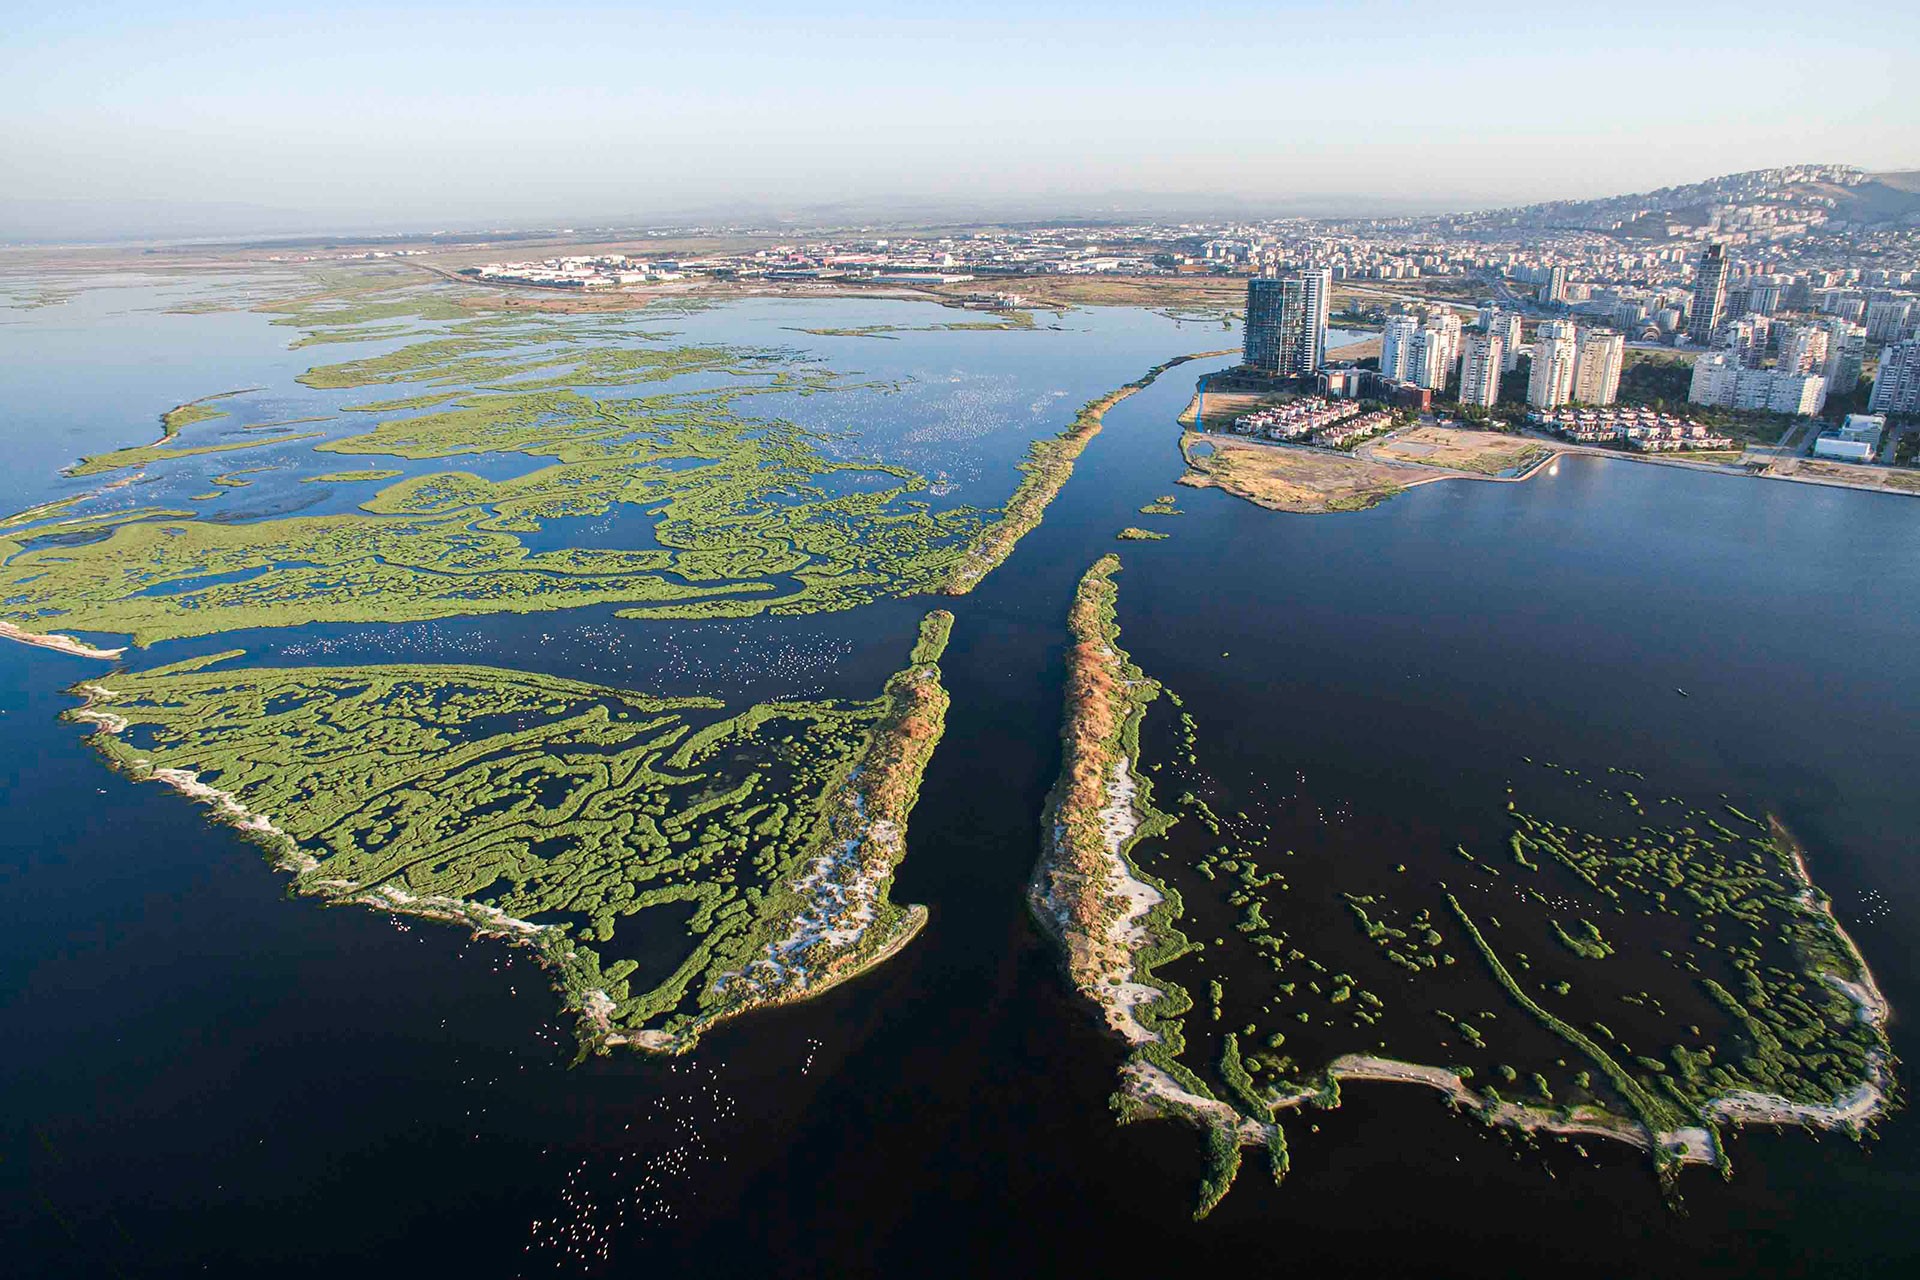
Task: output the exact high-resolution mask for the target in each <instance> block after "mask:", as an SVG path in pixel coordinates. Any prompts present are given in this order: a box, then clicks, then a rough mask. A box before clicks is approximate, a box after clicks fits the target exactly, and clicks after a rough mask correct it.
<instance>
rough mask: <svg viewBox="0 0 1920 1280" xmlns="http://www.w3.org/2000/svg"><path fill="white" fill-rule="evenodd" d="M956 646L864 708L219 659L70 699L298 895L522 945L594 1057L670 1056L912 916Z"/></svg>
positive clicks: (925, 652) (143, 773) (538, 679)
mask: <svg viewBox="0 0 1920 1280" xmlns="http://www.w3.org/2000/svg"><path fill="white" fill-rule="evenodd" d="M950 625H951V618H950V617H947V616H946V615H934V616H932V617H930V618H929V620H928V622H927V624H926V625H925V626H924V627H923V630H922V635H921V639H920V642H919V644H918V645H917V646H916V648H915V650H914V653H913V655H912V663H911V665H910V666H909V668H908V669H907V670H906V671H903V672H902V673H901V674H900V675H897V676H895V677H894V679H893V680H892V681H890V682H889V684H888V687H887V690H886V691H885V692H884V693H883V694H882V695H881V696H880V697H878V698H875V699H872V700H870V701H866V702H845V701H812V702H768V703H761V704H758V705H754V706H749V707H745V708H741V709H731V708H728V707H725V706H724V705H722V704H721V703H719V702H718V701H716V700H714V699H710V698H653V697H647V696H644V695H640V694H636V693H633V692H630V691H626V690H619V689H613V688H608V687H604V686H598V685H592V684H587V683H582V682H578V681H570V680H562V679H557V678H553V677H549V676H541V675H535V674H531V673H527V672H519V671H506V670H500V669H496V668H487V667H472V666H416V665H393V666H358V667H354V666H347V667H314V668H260V667H238V668H231V669H230V668H229V667H228V666H227V664H228V663H229V662H231V661H232V660H233V659H236V658H238V657H240V656H241V655H240V654H239V653H238V652H229V653H224V654H218V655H214V656H212V657H209V658H202V659H194V660H190V661H188V662H183V663H178V664H175V665H172V666H168V667H162V668H158V669H155V670H152V671H146V672H140V673H130V672H121V673H116V674H114V675H111V676H108V677H106V678H105V679H103V680H101V681H99V682H94V683H88V684H85V685H82V686H80V687H79V689H78V690H77V692H79V693H81V694H83V695H84V696H85V697H86V698H87V700H88V705H87V707H86V708H85V709H83V710H82V711H80V712H76V713H74V714H75V715H76V716H78V717H79V718H82V719H86V720H89V721H91V722H93V723H96V724H99V725H101V726H102V727H103V730H104V731H102V732H99V733H97V734H96V735H95V737H94V742H95V744H96V745H97V746H98V747H99V749H100V750H101V751H102V752H104V753H105V754H106V755H107V756H108V757H109V758H110V759H111V760H112V761H113V763H114V764H115V765H116V766H118V767H119V768H121V769H123V770H124V771H126V772H128V773H129V774H131V775H133V776H135V777H138V778H146V777H158V778H161V779H163V780H166V781H169V782H171V783H173V784H174V785H176V786H181V787H182V789H183V790H187V791H189V793H193V792H194V791H195V790H196V788H198V787H205V788H212V789H213V791H214V792H218V793H222V794H223V795H224V796H225V797H226V800H225V801H219V800H218V797H209V796H207V795H205V794H204V793H203V795H202V798H213V799H215V800H216V802H217V803H219V805H220V807H219V809H218V810H217V812H218V813H219V814H220V815H221V816H223V817H224V818H226V820H228V821H231V822H234V823H236V824H238V825H239V826H240V827H241V828H242V830H243V831H246V832H247V833H248V834H250V835H251V836H253V837H254V838H256V839H258V840H260V841H262V842H263V843H265V844H267V845H268V846H269V847H270V848H271V849H272V851H273V852H274V853H275V855H276V856H277V858H278V860H279V861H280V863H281V864H282V865H283V866H285V867H286V868H287V869H289V870H290V871H292V872H293V874H294V884H295V888H296V889H297V890H298V891H299V892H301V893H304V894H311V895H314V896H318V897H321V898H323V899H326V900H328V901H331V902H342V903H359V904H364V905H367V906H371V907H376V908H382V909H390V910H393V911H398V912H406V913H412V914H418V915H425V916H429V917H436V918H441V919H446V920H451V921H456V922H461V923H466V924H468V925H471V926H472V927H474V928H476V929H479V930H482V931H486V932H491V933H498V934H502V935H505V936H507V937H510V938H514V939H516V940H519V941H524V942H526V943H528V944H530V945H532V946H534V947H535V948H537V949H538V951H539V952H540V954H541V956H542V958H543V960H544V961H546V962H547V964H548V965H549V967H550V970H551V972H552V974H553V976H554V980H555V983H556V985H557V986H558V987H559V989H560V990H561V991H562V992H563V994H564V995H565V997H566V1000H567V1004H568V1007H569V1008H571V1009H574V1010H576V1011H578V1012H579V1013H580V1015H581V1019H582V1034H583V1036H584V1037H585V1038H586V1039H588V1040H589V1041H599V1040H604V1041H606V1042H609V1043H622V1042H629V1041H630V1042H632V1043H637V1044H640V1045H642V1046H643V1047H648V1048H667V1049H673V1050H680V1049H684V1048H686V1047H689V1046H690V1045H691V1044H692V1043H693V1041H694V1039H695V1038H696V1037H697V1035H698V1033H699V1031H700V1029H701V1028H703V1027H705V1026H708V1025H710V1024H711V1023H712V1022H714V1021H716V1020H717V1019H719V1018H722V1017H726V1016H729V1015H730V1014H732V1013H736V1012H738V1011H740V1010H741V1009H742V1008H746V1007H752V1006H753V1005H756V1004H764V1003H767V1002H769V1001H770V1000H772V999H776V998H781V997H782V996H791V995H793V994H804V993H806V992H807V991H810V990H812V989H816V988H817V987H818V986H819V985H820V983H821V981H822V980H823V979H825V978H827V977H833V978H837V977H839V976H845V975H846V974H847V973H849V972H851V971H853V970H855V969H857V968H858V967H859V963H860V962H861V961H863V960H866V959H870V958H871V957H872V956H873V955H874V954H877V953H879V952H881V950H882V944H883V943H885V942H888V941H897V940H898V939H897V935H898V934H899V933H900V932H901V926H902V922H908V923H913V924H915V927H917V920H918V919H920V918H923V913H922V914H921V915H916V914H915V912H918V910H919V909H917V908H915V909H907V908H901V907H899V906H897V905H895V904H893V903H892V902H891V901H890V900H888V898H887V893H886V889H887V884H888V882H889V881H890V877H891V870H892V865H893V863H894V862H897V861H898V858H899V857H900V856H903V854H904V847H905V846H904V830H905V821H906V816H907V813H908V812H909V811H910V810H911V808H912V803H913V797H914V795H915V794H917V789H918V785H919V777H920V774H921V772H922V771H923V770H924V768H925V764H926V760H927V758H928V757H929V756H930V755H931V753H932V750H933V747H934V745H935V744H936V743H937V742H938V741H939V737H940V731H941V727H942V725H943V723H944V719H943V713H944V709H945V693H944V691H943V690H941V688H940V680H939V668H938V665H937V663H938V658H939V654H940V650H941V649H942V648H943V647H944V643H945V636H946V630H947V628H948V627H949V626H950ZM175 771H184V772H175ZM876 825H878V826H880V828H881V830H882V831H883V832H884V833H885V836H884V838H882V839H876V837H874V836H873V834H872V830H871V829H872V828H874V827H876ZM849 841H850V842H852V846H853V848H854V849H855V851H856V852H857V853H858V854H859V856H858V857H856V858H854V859H853V860H852V861H851V862H850V863H847V864H846V865H841V863H840V862H839V861H836V859H835V857H834V853H835V850H836V849H837V848H838V847H839V846H840V845H841V844H843V843H845V842H849ZM877 846H884V847H877ZM856 881H858V882H859V883H860V884H862V885H864V893H854V892H849V891H847V888H848V886H849V885H851V884H854V883H855V882H856ZM849 903H851V904H853V906H851V907H849V905H848V904H849ZM822 904H830V905H825V906H823V905H822ZM849 911H853V912H855V913H859V912H864V913H865V915H864V919H863V920H858V921H856V920H850V919H848V918H846V913H847V912H849ZM816 915H817V916H818V917H819V921H818V922H817V927H814V928H813V930H812V932H811V933H809V932H807V930H806V929H805V928H804V927H803V925H805V924H806V923H807V922H809V921H811V920H812V918H813V917H814V916H816ZM866 924H872V925H873V926H874V927H873V928H871V929H867V928H865V927H864V926H865V925H866ZM663 937H679V938H680V942H679V945H678V946H664V945H663V944H662V942H661V939H662V938H663ZM663 955H665V956H666V957H667V958H665V959H663V958H662V956H663Z"/></svg>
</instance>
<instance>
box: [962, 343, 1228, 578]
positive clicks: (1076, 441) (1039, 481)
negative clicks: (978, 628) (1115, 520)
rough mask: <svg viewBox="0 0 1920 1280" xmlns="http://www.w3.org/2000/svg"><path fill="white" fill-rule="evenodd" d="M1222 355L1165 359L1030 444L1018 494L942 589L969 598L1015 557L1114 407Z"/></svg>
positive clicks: (982, 533) (983, 531) (976, 540)
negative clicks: (1177, 371)
mask: <svg viewBox="0 0 1920 1280" xmlns="http://www.w3.org/2000/svg"><path fill="white" fill-rule="evenodd" d="M1218 354H1220V353H1219V352H1211V351H1199V352H1195V353H1193V354H1192V355H1184V356H1175V357H1174V358H1173V359H1171V360H1165V361H1162V362H1161V363H1159V364H1157V365H1155V366H1153V368H1151V369H1149V370H1147V371H1146V372H1145V373H1143V374H1141V375H1140V376H1139V377H1138V378H1135V379H1134V380H1133V381H1132V382H1128V383H1124V384H1122V385H1121V386H1118V387H1115V388H1114V389H1113V390H1112V391H1109V392H1107V393H1106V394H1105V395H1103V396H1100V397H1098V398H1097V399H1094V400H1089V401H1088V402H1087V403H1086V404H1084V405H1082V406H1081V408H1080V412H1079V413H1077V414H1075V415H1074V419H1073V421H1072V422H1070V423H1068V424H1067V427H1066V429H1065V430H1064V431H1062V432H1061V433H1060V434H1059V435H1057V436H1054V437H1051V438H1049V439H1045V440H1036V441H1034V442H1033V443H1032V444H1031V445H1029V446H1028V447H1027V458H1026V461H1024V462H1022V463H1021V464H1020V470H1021V472H1022V475H1021V477H1020V483H1019V484H1018V485H1016V486H1015V487H1014V490H1013V495H1012V496H1011V497H1010V498H1008V499H1007V504H1006V506H1005V507H1004V508H1003V509H1002V510H1001V513H1000V516H999V518H998V519H997V520H994V521H993V522H992V523H990V524H987V525H985V526H984V527H983V528H982V529H981V530H980V532H979V533H978V534H977V535H976V536H975V538H974V540H973V545H972V546H971V547H969V548H968V551H967V555H966V558H965V559H964V560H962V561H961V562H960V563H959V564H957V565H956V566H955V567H954V569H953V570H952V571H951V573H950V574H949V576H948V578H947V580H946V582H945V583H944V585H943V586H942V590H944V591H945V592H946V593H947V594H948V595H952V596H959V595H965V594H966V593H967V592H969V591H971V590H973V589H974V587H976V586H978V585H979V584H980V580H981V579H983V578H985V577H986V576H987V574H989V573H991V572H992V571H993V570H994V569H996V568H998V567H999V566H1000V565H1001V564H1002V563H1003V562H1005V560H1006V558H1007V557H1008V556H1010V555H1012V554H1013V549H1014V547H1015V546H1017V545H1019V542H1020V539H1021V538H1024V537H1025V536H1026V535H1027V534H1028V533H1030V532H1032V531H1033V530H1034V529H1036V528H1038V527H1039V525H1040V519H1041V517H1042V516H1043V515H1045V514H1046V510H1047V507H1048V506H1049V505H1050V504H1051V503H1052V502H1053V499H1054V497H1055V495H1057V494H1058V493H1059V492H1060V490H1061V488H1062V487H1064V486H1065V485H1066V483H1067V480H1068V479H1069V478H1070V477H1071V476H1072V475H1073V465H1074V462H1075V460H1076V459H1078V458H1079V456H1080V455H1081V453H1083V452H1084V451H1085V450H1086V447H1087V444H1088V442H1089V441H1091V440H1092V439H1093V438H1094V437H1095V436H1097V435H1099V434H1100V427H1101V424H1102V423H1103V422H1104V421H1105V420H1106V415H1107V411H1108V410H1109V409H1111V408H1113V406H1114V405H1116V404H1119V403H1120V402H1121V401H1122V400H1125V399H1126V398H1127V397H1128V396H1130V395H1132V394H1133V393H1134V392H1136V391H1139V390H1142V389H1143V388H1146V387H1150V386H1152V385H1153V382H1154V380H1155V379H1156V378H1158V377H1159V376H1160V375H1161V374H1163V373H1165V372H1166V371H1167V370H1169V369H1172V368H1175V367H1177V366H1179V365H1183V364H1185V363H1187V361H1189V360H1200V359H1204V358H1205V357H1207V356H1210V355H1218Z"/></svg>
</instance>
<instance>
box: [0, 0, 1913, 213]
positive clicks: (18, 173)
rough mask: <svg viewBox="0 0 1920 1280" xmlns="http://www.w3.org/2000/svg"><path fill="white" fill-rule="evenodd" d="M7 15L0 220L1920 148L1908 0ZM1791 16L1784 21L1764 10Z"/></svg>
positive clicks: (1360, 188)
mask: <svg viewBox="0 0 1920 1280" xmlns="http://www.w3.org/2000/svg"><path fill="white" fill-rule="evenodd" d="M1814 18H1815V15H1814V14H1813V13H1811V12H1810V11H1808V10H1806V9H1805V8H1804V7H1802V6H1783V5H1759V6H1756V5H1752V4H1735V3H1727V2H1721V0H1714V2H1713V3H1706V4H1687V5H1671V4H1661V3H1654V2H1652V0H1629V2H1628V3H1625V4H1618V5H1609V6H1606V7H1604V9H1592V8H1588V9H1570V8H1566V7H1558V6H1542V5H1538V4H1531V3H1522V2H1520V0H1473V2H1471V3H1466V4H1460V5H1454V6H1449V7H1446V8H1444V9H1436V8H1434V7H1432V6H1429V5H1421V4H1413V3H1398V2H1387V3H1382V2H1379V0H1369V2H1366V3H1361V4H1314V3H1299V2H1298V0H1286V2H1283V3H1280V4H1270V3H1242V4H1233V3H1228V4H1217V3H1216V4H1205V5H1198V6H1180V7H1176V8H1169V7H1167V6H1164V5H1157V4H1147V3H1140V2H1138V0H1123V2H1122V3H1117V4H1107V5H1100V6H1097V7H1088V6H1084V5H1065V4H1057V3H1045V2H1043V3H1033V4H1029V3H1018V4H1016V3H1004V2H1002V0H988V2H987V3H983V4H980V5H973V6H967V7H964V8H959V9H955V10H952V11H946V12H928V11H914V12H912V13H910V14H909V15H907V16H902V15H901V14H899V13H898V12H897V11H894V10H891V9H887V8H884V7H875V6H860V5H848V4H828V5H821V6H813V7H810V8H809V9H807V10H804V11H797V10H795V9H794V8H793V7H792V6H785V5H771V4H748V5H737V4H735V5H720V6H697V7H696V6H682V7H654V6H633V5H578V4H572V5H561V6H557V7H542V8H540V9H538V10H528V9H524V8H520V7H509V6H503V5H498V4H482V5H477V6H470V5H463V4H425V5H423V4H401V5H385V4H370V3H364V2H363V0H348V2H347V3H343V4H338V5H330V6H327V7H325V8H306V9H300V8H295V9H290V10H289V9H280V8H271V9H262V8H260V7H258V6H253V5H245V4H240V3H237V2H233V0H204V2H201V3H191V4H186V5H176V6H157V7H156V6H152V5H146V4H133V3H122V2H113V3H80V4H77V5H61V6H44V7H41V8H39V9H36V10H25V9H16V11H15V12H14V14H13V15H12V17H11V20H10V21H9V23H8V24H7V27H6V29H5V31H4V32H0V54H3V55H4V58H5V62H6V65H7V66H8V68H9V72H8V76H7V77H6V80H5V82H4V83H3V84H0V120H3V121H4V125H5V127H4V130H0V132H3V133H4V137H0V173H4V174H5V175H6V182H5V183H4V192H0V236H6V237H14V238H32V239H40V240H44V239H49V238H60V237H62V235H63V234H65V235H71V236H75V237H82V238H84V237H94V236H138V235H155V234H159V235H214V234H253V233H266V232H280V233H285V232H290V231H328V230H334V231H343V230H366V229H385V230H419V229H424V228H426V227H429V226H442V225H456V226H460V227H471V226H474V225H478V224H488V225H491V224H496V223H514V224H519V223H538V224H541V225H559V224H571V223H572V222H576V221H579V222H589V223H593V222H617V221H626V220H632V219H636V218H659V217H669V216H710V217H717V216H728V215H731V216H755V217H764V218H777V217H789V218H795V219H799V220H809V219H812V220H818V219H819V218H821V217H823V216H835V217H857V216H867V217H885V216H968V217H1015V216H1069V215H1074V214H1092V213H1099V212H1101V211H1105V210H1126V211H1132V212H1156V213H1182V212H1184V213H1192V214H1200V213H1235V214H1249V215H1251V214H1259V213H1305V214H1315V215H1336V214H1371V213H1379V212H1392V211H1438V210H1442V209H1449V208H1465V207H1485V206H1489V205H1506V204H1516V203H1524V202H1529V201H1536V200H1545V199H1553V198H1562V197H1565V198H1578V197H1585V196H1595V195H1602V194H1610V193H1616V192H1624V191H1635V190H1645V189H1649V188H1653V187H1658V186H1661V185H1665V184H1668V183H1674V182H1682V181H1689V180H1693V179H1697V178H1699V177H1701V176H1703V175H1705V174H1707V173H1714V172H1729V171H1735V170H1742V169H1757V168H1764V167H1769V166H1774V165H1781V164H1792V163H1804V162H1808V161H1813V160H1844V161H1846V162H1848V163H1853V164H1858V165H1861V166H1862V167H1864V168H1867V169H1870V170H1871V169H1878V168H1897V167H1901V166H1904V165H1909V164H1911V163H1912V162H1913V161H1914V159H1915V154H1914V152H1915V146H1916V126H1915V117H1914V112H1913V110H1912V107H1911V98H1910V95H1909V94H1907V93H1906V91H1904V90H1901V89H1899V88H1898V85H1899V82H1900V80H1901V76H1900V75H1898V74H1897V64H1898V61H1899V60H1900V59H1901V58H1910V56H1911V53H1912V50H1913V49H1914V48H1915V47H1916V46H1917V45H1920V17H1917V16H1916V13H1915V11H1914V10H1913V9H1911V8H1909V7H1906V6H1888V5H1883V4H1877V3H1868V2H1867V0H1839V2H1838V3H1835V4H1831V5H1826V6H1822V7H1821V8H1820V9H1819V11H1818V14H1817V20H1813V19H1814ZM1789 31H1790V32H1791V34H1790V35H1788V34H1786V33H1787V32H1789Z"/></svg>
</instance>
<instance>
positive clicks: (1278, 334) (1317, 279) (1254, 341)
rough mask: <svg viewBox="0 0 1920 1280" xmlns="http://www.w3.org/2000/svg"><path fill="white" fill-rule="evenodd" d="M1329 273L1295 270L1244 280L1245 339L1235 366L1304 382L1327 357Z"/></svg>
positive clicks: (1331, 282)
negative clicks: (1243, 366)
mask: <svg viewBox="0 0 1920 1280" xmlns="http://www.w3.org/2000/svg"><path fill="white" fill-rule="evenodd" d="M1332 293H1333V277H1332V273H1331V272H1329V271H1327V270H1326V269H1324V268H1322V269H1321V270H1319V271H1301V272H1297V273H1295V274H1293V275H1287V276H1281V277H1279V278H1278V279H1272V280H1268V279H1259V280H1249V281H1247V337H1246V347H1245V350H1244V352H1243V354H1242V357H1241V362H1242V363H1243V364H1245V365H1246V366H1247V367H1248V368H1250V369H1258V370H1259V371H1260V372H1262V373H1267V374H1272V375H1273V376H1275V377H1280V378H1306V377H1311V376H1312V375H1313V374H1315V373H1318V372H1319V371H1320V366H1321V365H1322V364H1325V363H1326V355H1327V308H1328V305H1329V303H1330V301H1331V295H1332Z"/></svg>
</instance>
